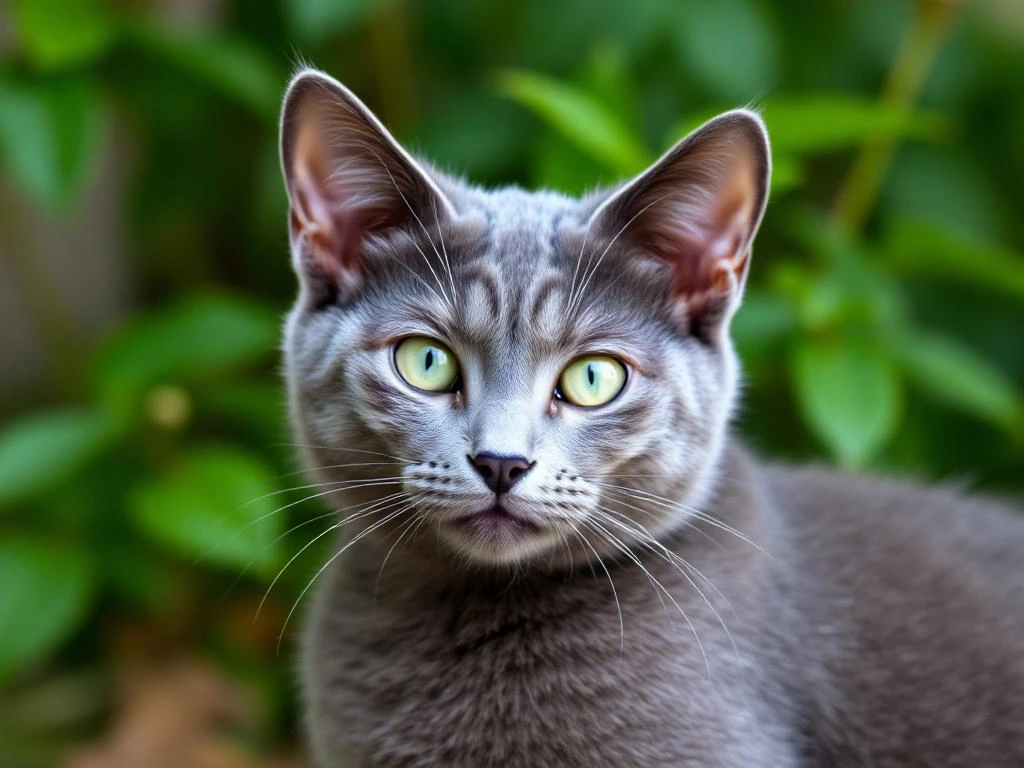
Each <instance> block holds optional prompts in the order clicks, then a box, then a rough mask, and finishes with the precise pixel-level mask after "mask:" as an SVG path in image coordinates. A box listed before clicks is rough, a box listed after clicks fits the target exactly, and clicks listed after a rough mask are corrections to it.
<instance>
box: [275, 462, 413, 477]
mask: <svg viewBox="0 0 1024 768" xmlns="http://www.w3.org/2000/svg"><path fill="white" fill-rule="evenodd" d="M405 464H407V462H404V461H363V462H355V463H349V464H324V465H321V466H310V467H308V468H307V469H296V470H295V471H294V472H285V473H284V474H281V475H278V476H277V477H276V478H275V479H276V480H283V479H284V478H286V477H295V475H304V474H308V473H310V472H323V471H326V470H328V469H349V468H353V467H394V466H402V465H405Z"/></svg>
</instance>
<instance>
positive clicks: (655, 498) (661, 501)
mask: <svg viewBox="0 0 1024 768" xmlns="http://www.w3.org/2000/svg"><path fill="white" fill-rule="evenodd" d="M590 482H591V483H593V484H594V485H595V486H597V487H598V488H613V489H616V490H620V491H625V492H627V493H629V494H632V495H633V497H634V499H635V500H637V501H640V500H645V501H649V502H651V503H653V504H657V505H658V506H660V507H662V508H663V509H669V510H673V511H682V512H686V513H688V514H690V515H692V516H693V517H696V518H697V519H699V520H703V521H704V522H706V523H707V524H708V525H711V526H714V527H715V528H719V529H720V530H722V531H725V532H726V533H729V534H732V535H733V536H735V537H736V538H738V539H740V540H741V541H743V542H745V543H747V544H749V545H750V546H752V547H754V549H756V550H757V551H758V552H760V553H761V554H763V555H765V556H767V557H771V555H770V554H769V553H768V552H766V551H765V550H764V549H762V548H761V546H760V545H758V544H757V543H756V542H754V541H752V540H751V539H749V538H748V537H747V536H745V535H744V534H743V533H742V532H741V531H738V530H736V529H735V528H733V527H732V526H731V525H729V524H728V523H725V522H723V521H721V520H719V519H718V518H716V517H715V516H714V515H712V514H710V513H708V512H705V511H703V510H701V509H698V508H697V507H692V506H690V505H688V504H684V503H683V502H680V501H673V500H672V499H668V498H665V497H664V496H659V495H658V494H656V493H651V492H650V491H643V490H640V489H639V488H631V487H629V486H625V485H615V484H613V483H605V482H601V481H596V480H592V481H590Z"/></svg>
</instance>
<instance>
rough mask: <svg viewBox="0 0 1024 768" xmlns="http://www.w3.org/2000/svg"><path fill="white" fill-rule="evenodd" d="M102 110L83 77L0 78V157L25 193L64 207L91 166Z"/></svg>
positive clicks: (60, 208) (99, 98)
mask: <svg viewBox="0 0 1024 768" xmlns="http://www.w3.org/2000/svg"><path fill="white" fill-rule="evenodd" d="M103 113H104V105H103V100H102V96H101V95H100V93H99V92H98V90H97V89H96V88H95V87H94V86H93V85H92V84H91V83H89V82H87V81H83V80H69V81H65V82H61V83H56V84H45V85H44V84H35V85H31V86H29V85H26V84H22V83H16V82H14V81H11V80H8V79H4V78H0V161H2V162H3V164H4V166H6V168H7V169H8V170H9V171H10V173H11V176H12V177H13V178H14V179H16V180H17V181H18V183H19V184H20V185H21V186H22V188H23V189H24V190H25V191H26V192H28V193H29V194H30V195H32V196H33V197H35V198H36V199H38V200H40V201H41V202H42V203H43V204H45V205H47V206H48V207H50V208H51V209H53V210H55V211H63V210H64V209H66V208H67V206H68V205H69V204H70V203H71V202H72V201H73V200H75V199H76V197H77V195H78V193H79V192H80V191H81V189H82V186H83V184H84V183H85V181H86V180H87V179H88V177H89V172H90V171H91V169H92V168H93V166H94V160H95V158H96V157H97V156H98V153H99V148H98V146H99V142H100V139H101V137H102V132H103V126H104V114H103Z"/></svg>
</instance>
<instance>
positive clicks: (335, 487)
mask: <svg viewBox="0 0 1024 768" xmlns="http://www.w3.org/2000/svg"><path fill="white" fill-rule="evenodd" d="M403 477H404V476H403V475H388V476H387V477H365V478H361V477H356V478H352V479H350V480H327V481H325V482H319V483H305V484H303V485H293V486H290V487H288V488H278V489H277V490H274V491H269V492H268V493H264V494H263V495H262V496H257V497H256V498H254V499H249V500H248V501H247V502H245V503H244V504H241V505H240V506H239V507H238V509H236V510H234V512H232V513H230V514H234V513H235V512H237V511H238V510H240V509H244V508H245V507H248V506H249V505H250V504H255V503H256V502H259V501H263V500H264V499H269V498H271V497H272V496H281V495H282V494H285V493H294V492H295V491H308V490H310V489H311V488H331V489H332V490H331V492H332V493H333V492H334V491H341V490H345V488H343V487H339V486H347V485H349V484H353V485H352V487H359V486H358V485H354V484H357V483H375V482H377V481H388V482H390V481H393V480H402V479H403ZM315 498H317V497H316V496H309V497H307V499H315ZM307 499H302V500H300V501H299V502H296V503H302V501H306V500H307ZM281 509H287V507H281Z"/></svg>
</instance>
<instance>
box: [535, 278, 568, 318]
mask: <svg viewBox="0 0 1024 768" xmlns="http://www.w3.org/2000/svg"><path fill="white" fill-rule="evenodd" d="M561 283H562V279H561V278H560V277H559V276H558V275H548V276H546V277H545V278H544V279H543V280H541V281H540V285H538V286H537V289H536V291H535V292H534V294H533V302H532V303H531V304H530V322H531V323H534V324H536V323H537V321H538V319H539V318H540V315H541V312H542V311H543V310H544V304H545V303H546V302H547V300H548V298H550V296H551V294H552V292H553V291H554V290H555V289H556V288H558V287H559V286H560V285H561Z"/></svg>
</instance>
